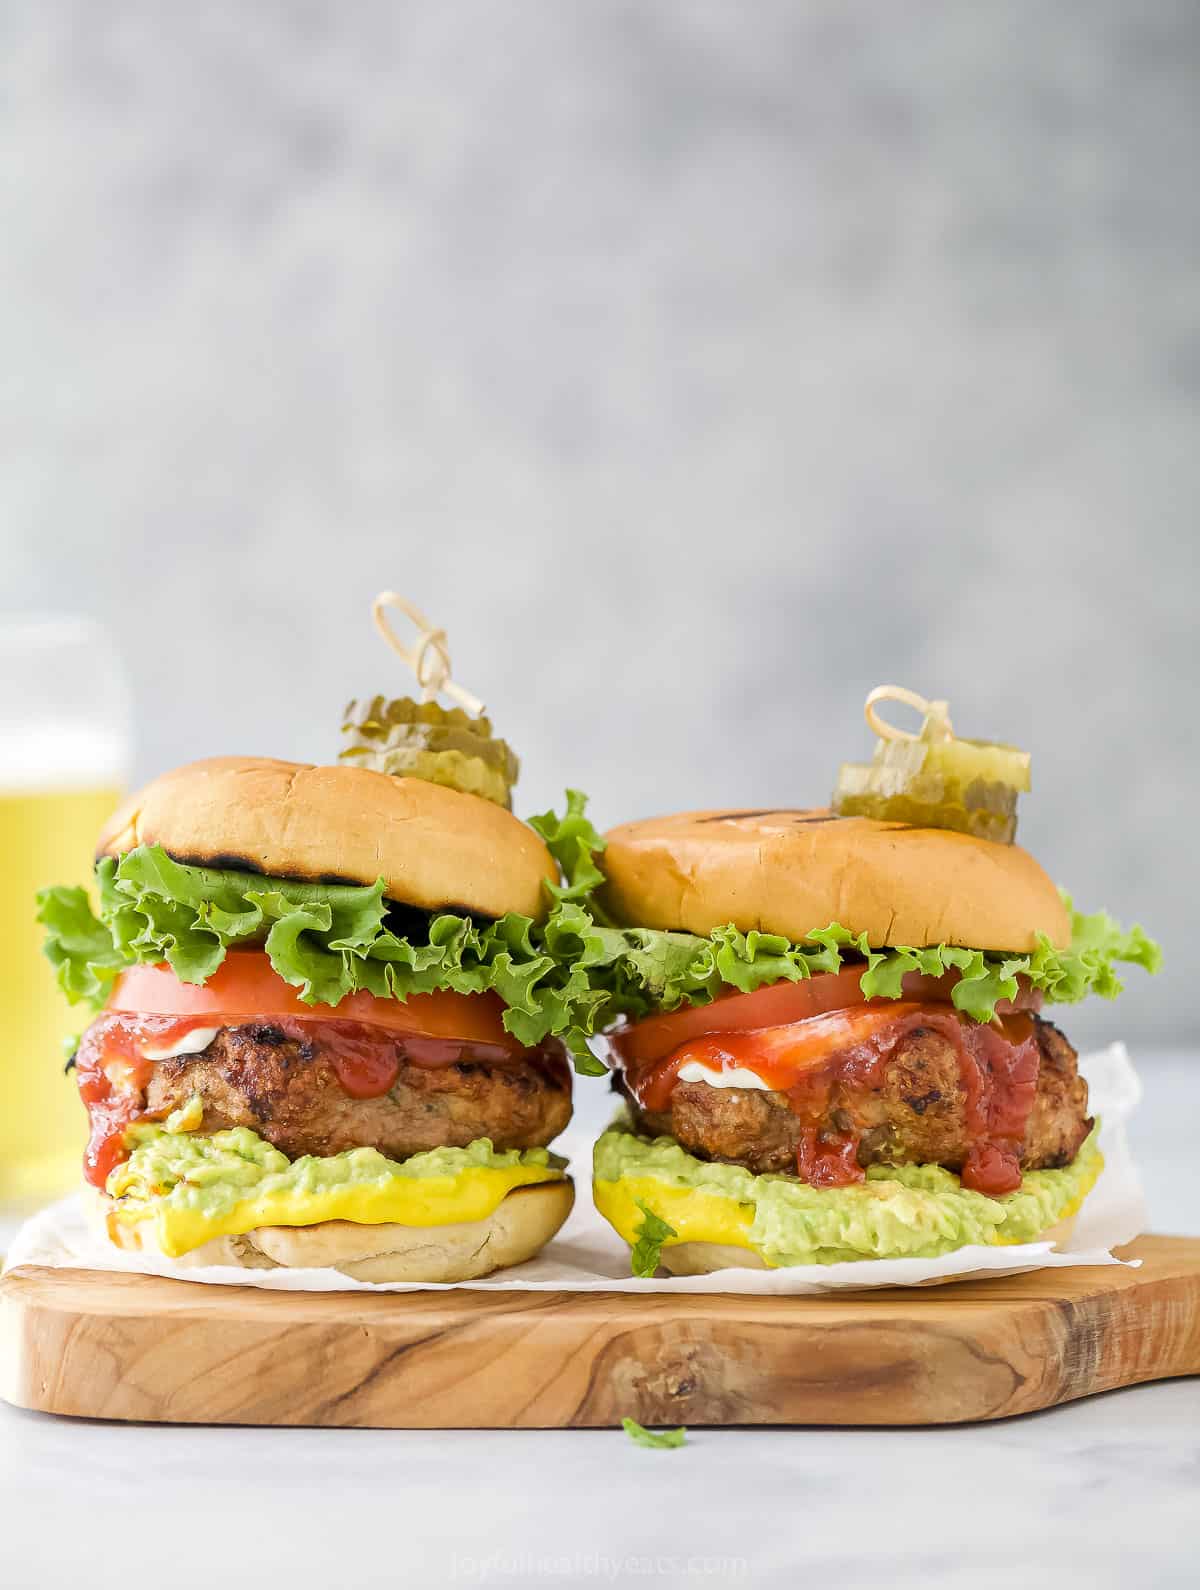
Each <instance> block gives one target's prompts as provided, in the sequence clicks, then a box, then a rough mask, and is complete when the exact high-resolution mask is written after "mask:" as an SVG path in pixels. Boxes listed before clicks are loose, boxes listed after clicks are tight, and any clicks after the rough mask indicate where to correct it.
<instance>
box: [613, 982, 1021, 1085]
mask: <svg viewBox="0 0 1200 1590" xmlns="http://www.w3.org/2000/svg"><path fill="white" fill-rule="evenodd" d="M862 974H863V967H862V966H861V965H859V966H846V967H843V968H842V970H841V971H840V972H822V973H820V974H818V975H817V976H816V977H809V978H806V979H805V981H804V982H802V983H771V984H770V985H769V986H768V987H766V988H758V989H755V991H754V993H752V994H734V993H730V994H722V995H720V996H719V997H718V998H716V999H714V1000H713V1002H712V1004H710V1005H685V1006H684V1007H683V1008H682V1009H681V1010H673V1011H671V1012H669V1013H668V1014H667V1015H663V1016H647V1017H645V1018H644V1019H643V1020H642V1021H637V1022H633V1023H631V1024H630V1025H629V1026H627V1027H619V1028H617V1029H615V1030H614V1031H613V1032H610V1033H609V1034H608V1041H609V1043H610V1044H611V1046H612V1048H613V1050H614V1052H615V1053H616V1054H617V1056H618V1057H619V1058H620V1059H621V1061H622V1062H623V1063H625V1064H632V1065H644V1064H645V1063H646V1062H647V1061H650V1060H656V1059H659V1058H661V1057H662V1056H663V1055H667V1054H670V1053H671V1052H672V1051H673V1050H675V1049H678V1047H679V1046H680V1044H683V1043H687V1042H688V1041H689V1040H690V1039H693V1038H703V1037H706V1036H707V1035H708V1034H709V1033H714V1032H752V1031H754V1030H755V1029H756V1028H759V1027H784V1026H790V1025H791V1024H792V1023H793V1022H797V1021H807V1020H808V1018H809V1017H810V1016H825V1015H829V1014H830V1013H831V1012H833V1011H837V1010H853V1009H854V1008H855V1007H856V1006H858V1005H867V1004H878V1005H879V1006H880V1007H881V1008H883V1007H887V1006H891V1005H894V1004H895V1001H894V1000H868V998H867V996H866V995H865V994H864V993H863V991H862V989H861V988H860V987H859V979H860V978H861V977H862ZM958 979H959V974H958V972H956V971H955V972H947V973H946V975H945V976H944V977H926V976H925V975H924V974H923V973H921V972H908V973H907V974H906V975H905V978H904V998H905V999H906V1000H911V1001H919V1002H920V1003H922V1004H935V1005H937V1004H941V1005H948V1004H950V996H951V993H952V991H953V988H954V985H955V983H957V982H958ZM1040 1005H1041V998H1040V996H1039V995H1036V994H1032V993H1029V992H1028V991H1026V990H1024V989H1023V990H1022V991H1021V992H1020V993H1019V994H1018V995H1017V998H1016V999H1015V1000H1012V1001H1011V1002H1010V1001H1008V1000H1001V1001H1000V1003H999V1004H998V1005H997V1006H996V1010H997V1012H998V1013H999V1014H1001V1015H1006V1014H1009V1013H1010V1012H1011V1011H1013V1010H1030V1009H1033V1010H1036V1009H1038V1008H1040Z"/></svg>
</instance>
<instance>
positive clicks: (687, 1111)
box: [630, 1017, 1092, 1174]
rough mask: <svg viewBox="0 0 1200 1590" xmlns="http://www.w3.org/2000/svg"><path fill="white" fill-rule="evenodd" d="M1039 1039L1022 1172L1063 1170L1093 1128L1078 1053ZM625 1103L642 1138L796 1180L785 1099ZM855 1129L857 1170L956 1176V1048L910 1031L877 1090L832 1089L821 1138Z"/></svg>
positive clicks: (713, 1091)
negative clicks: (660, 1105)
mask: <svg viewBox="0 0 1200 1590" xmlns="http://www.w3.org/2000/svg"><path fill="white" fill-rule="evenodd" d="M1035 1034H1036V1037H1037V1044H1038V1048H1039V1050H1040V1051H1041V1065H1040V1067H1039V1071H1038V1085H1037V1096H1036V1098H1035V1100H1034V1104H1033V1108H1032V1109H1031V1111H1030V1114H1029V1123H1028V1126H1027V1128H1026V1133H1025V1143H1024V1146H1023V1150H1022V1153H1021V1167H1022V1169H1024V1170H1042V1169H1049V1168H1055V1167H1058V1166H1062V1165H1069V1164H1070V1162H1071V1161H1072V1160H1073V1159H1074V1158H1075V1155H1076V1154H1077V1153H1078V1151H1079V1148H1080V1146H1081V1144H1082V1143H1083V1140H1084V1139H1085V1138H1086V1137H1087V1134H1088V1133H1089V1132H1090V1131H1091V1128H1092V1122H1091V1121H1090V1120H1089V1119H1088V1113H1087V1107H1088V1093H1087V1083H1086V1082H1085V1081H1084V1080H1083V1078H1082V1077H1081V1076H1080V1075H1079V1072H1078V1069H1077V1065H1076V1055H1075V1050H1074V1049H1073V1048H1072V1047H1071V1045H1070V1043H1068V1041H1067V1039H1066V1038H1065V1037H1064V1036H1063V1034H1062V1033H1061V1032H1060V1031H1059V1030H1058V1028H1057V1027H1055V1026H1054V1025H1053V1024H1052V1023H1050V1022H1048V1021H1043V1020H1041V1018H1040V1017H1039V1018H1036V1019H1035ZM630 1104H631V1106H632V1108H633V1111H634V1116H635V1120H636V1121H637V1124H638V1127H639V1130H641V1131H644V1132H647V1133H649V1134H651V1135H653V1136H660V1135H663V1134H666V1135H669V1136H671V1137H674V1138H675V1139H676V1140H677V1141H678V1143H679V1144H680V1145H681V1146H682V1147H683V1148H685V1149H686V1150H687V1151H688V1153H689V1154H695V1155H696V1156H697V1157H698V1158H700V1159H715V1160H723V1161H726V1162H727V1163H730V1164H736V1165H744V1166H745V1167H746V1168H747V1170H751V1171H754V1172H755V1173H762V1172H764V1171H789V1172H791V1173H793V1174H794V1173H795V1170H796V1151H797V1148H798V1147H799V1144H800V1134H801V1131H802V1129H803V1126H804V1122H803V1120H802V1119H801V1118H800V1117H799V1116H797V1115H795V1114H793V1112H792V1110H791V1109H790V1107H789V1104H788V1097H787V1094H786V1093H777V1092H773V1091H772V1092H767V1091H763V1090H760V1089H757V1088H714V1087H711V1086H710V1085H709V1084H708V1083H707V1082H679V1083H677V1084H676V1085H675V1090H674V1092H673V1093H672V1094H671V1102H670V1108H669V1109H668V1110H662V1111H649V1110H640V1109H638V1107H637V1105H636V1103H635V1102H634V1101H633V1100H632V1099H631V1100H630ZM851 1124H854V1125H856V1126H857V1127H858V1128H859V1130H860V1131H861V1141H860V1143H859V1150H858V1160H859V1164H860V1165H864V1166H866V1165H876V1164H883V1165H944V1166H946V1168H947V1169H948V1170H961V1169H962V1165H963V1161H964V1160H965V1159H966V1157H967V1153H968V1150H969V1149H970V1147H971V1142H972V1137H971V1134H970V1132H969V1131H968V1129H967V1120H966V1098H965V1095H964V1092H963V1088H962V1083H961V1081H960V1079H959V1066H958V1056H957V1054H956V1053H955V1050H954V1046H953V1045H952V1044H951V1043H950V1041H949V1040H948V1039H946V1038H944V1037H943V1036H942V1035H941V1033H938V1032H935V1031H934V1030H933V1029H932V1028H929V1027H924V1028H921V1027H918V1028H914V1029H913V1030H912V1031H911V1032H909V1033H907V1034H906V1035H905V1036H904V1037H903V1038H902V1039H901V1040H900V1042H899V1043H898V1044H897V1045H896V1048H895V1050H894V1052H893V1054H892V1056H891V1058H890V1059H889V1060H888V1062H887V1064H886V1066H885V1067H884V1071H883V1079H882V1084H881V1086H880V1087H879V1088H878V1089H872V1090H869V1091H867V1090H858V1091H854V1090H851V1089H849V1088H847V1087H845V1085H840V1086H839V1087H838V1088H836V1089H835V1090H834V1093H833V1096H832V1098H831V1100H830V1107H829V1110H828V1111H827V1113H826V1114H825V1116H824V1117H823V1118H822V1119H821V1121H820V1123H819V1131H820V1132H827V1133H828V1134H830V1135H831V1136H832V1135H835V1134H839V1133H841V1132H844V1131H845V1130H846V1129H847V1127H848V1126H850V1125H851Z"/></svg>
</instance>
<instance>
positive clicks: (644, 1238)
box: [629, 1198, 679, 1281]
mask: <svg viewBox="0 0 1200 1590" xmlns="http://www.w3.org/2000/svg"><path fill="white" fill-rule="evenodd" d="M637 1206H638V1208H639V1209H640V1210H641V1211H642V1223H641V1225H640V1226H638V1228H637V1242H636V1243H635V1244H634V1247H633V1252H632V1253H631V1254H630V1256H629V1259H630V1267H631V1268H632V1270H633V1273H634V1275H636V1276H639V1277H640V1278H641V1279H642V1280H643V1281H646V1280H649V1278H650V1277H651V1276H652V1275H653V1274H654V1272H655V1270H657V1269H658V1261H659V1256H660V1255H661V1253H662V1246H663V1243H664V1242H665V1241H666V1240H667V1238H668V1237H677V1236H678V1235H679V1233H678V1232H677V1231H676V1230H675V1227H674V1226H669V1225H668V1224H667V1222H666V1221H665V1220H664V1219H662V1217H661V1216H660V1215H656V1214H655V1213H654V1210H653V1209H651V1207H650V1205H649V1204H647V1203H643V1201H642V1200H641V1199H640V1198H639V1199H638V1200H637Z"/></svg>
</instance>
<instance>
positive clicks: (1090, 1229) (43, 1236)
mask: <svg viewBox="0 0 1200 1590" xmlns="http://www.w3.org/2000/svg"><path fill="white" fill-rule="evenodd" d="M1080 1069H1081V1070H1082V1072H1083V1074H1084V1075H1085V1076H1086V1078H1087V1080H1088V1086H1089V1089H1090V1096H1091V1102H1090V1108H1091V1111H1092V1113H1093V1114H1094V1115H1098V1116H1099V1117H1100V1119H1101V1134H1100V1146H1101V1149H1102V1151H1103V1153H1104V1158H1105V1168H1104V1171H1103V1172H1102V1173H1101V1176H1100V1179H1099V1181H1098V1182H1097V1183H1096V1186H1095V1187H1094V1188H1093V1190H1092V1192H1091V1194H1090V1196H1089V1197H1088V1199H1087V1201H1086V1203H1085V1204H1084V1206H1083V1209H1082V1210H1081V1211H1080V1214H1079V1217H1078V1219H1077V1221H1076V1224H1075V1229H1074V1231H1073V1233H1072V1235H1071V1239H1070V1241H1069V1243H1068V1245H1067V1246H1066V1248H1065V1249H1064V1250H1059V1249H1056V1248H1055V1247H1054V1245H1053V1244H1051V1243H1048V1242H1034V1243H1026V1244H1022V1245H1020V1246H1014V1247H999V1248H989V1247H968V1248H959V1249H958V1250H957V1251H956V1252H954V1253H949V1254H946V1255H944V1256H943V1257H942V1258H940V1259H861V1260H857V1261H855V1262H853V1263H847V1264H810V1265H797V1266H794V1267H793V1268H790V1269H779V1270H736V1269H733V1270H721V1271H719V1272H718V1273H717V1274H714V1275H702V1276H663V1277H661V1278H655V1279H652V1280H648V1281H640V1280H635V1279H633V1278H632V1277H631V1276H630V1274H629V1250H628V1248H627V1247H626V1246H625V1244H624V1243H623V1242H622V1241H621V1240H620V1239H619V1238H618V1237H617V1235H616V1233H615V1232H614V1231H613V1230H612V1228H611V1227H610V1226H609V1225H608V1224H607V1222H606V1221H604V1220H602V1219H601V1218H600V1216H599V1215H598V1214H597V1213H596V1211H595V1209H594V1208H593V1207H592V1201H591V1196H590V1178H591V1142H592V1134H591V1133H590V1132H589V1131H588V1130H587V1128H586V1127H583V1126H576V1127H572V1128H571V1129H569V1130H568V1131H567V1132H566V1133H564V1135H563V1137H562V1138H560V1139H559V1141H558V1143H556V1144H555V1147H556V1149H557V1150H558V1151H559V1152H561V1153H564V1154H567V1155H569V1157H570V1159H571V1169H572V1171H573V1173H574V1176H575V1184H576V1195H577V1196H576V1206H575V1210H574V1213H573V1214H572V1215H571V1217H570V1219H569V1220H568V1221H567V1224H566V1225H565V1226H564V1227H563V1229H562V1231H561V1232H560V1233H559V1235H558V1236H557V1237H556V1238H555V1239H554V1241H553V1242H551V1243H550V1244H549V1245H548V1246H547V1247H546V1248H545V1249H544V1250H543V1252H542V1253H541V1254H540V1255H539V1256H538V1258H536V1259H531V1260H530V1261H529V1263H528V1264H522V1265H518V1266H517V1267H516V1268H515V1269H511V1270H502V1271H500V1272H499V1274H497V1275H492V1276H486V1277H484V1278H483V1279H482V1280H478V1281H461V1282H457V1283H454V1284H455V1285H459V1286H465V1287H467V1288H469V1289H470V1290H472V1291H485V1292H490V1291H509V1290H514V1289H515V1290H517V1291H537V1292H748V1293H754V1294H759V1295H772V1294H774V1295H779V1294H786V1295H791V1296H803V1295H806V1294H811V1293H816V1292H826V1291H833V1290H836V1289H839V1288H847V1287H848V1288H865V1287H872V1288H873V1287H881V1286H930V1285H936V1284H938V1283H939V1282H943V1281H951V1280H962V1279H964V1278H965V1277H968V1276H976V1275H984V1274H987V1275H1016V1274H1019V1273H1021V1272H1022V1271H1027V1270H1038V1269H1043V1268H1050V1267H1053V1266H1066V1265H1095V1264H1118V1263H1120V1262H1121V1261H1120V1260H1118V1259H1115V1258H1114V1257H1113V1256H1112V1254H1111V1252H1110V1251H1109V1250H1110V1249H1111V1248H1114V1247H1117V1246H1119V1245H1120V1244H1121V1243H1124V1242H1128V1241H1130V1240H1132V1238H1134V1237H1135V1236H1137V1234H1138V1233H1139V1232H1140V1231H1141V1230H1142V1229H1143V1227H1144V1224H1145V1199H1144V1196H1143V1193H1142V1186H1141V1182H1140V1180H1139V1178H1138V1174H1137V1170H1136V1168H1135V1167H1134V1164H1133V1161H1132V1158H1131V1157H1130V1153H1129V1145H1128V1142H1127V1140H1126V1134H1125V1123H1126V1121H1127V1120H1128V1119H1129V1117H1130V1115H1131V1114H1132V1113H1133V1111H1134V1109H1135V1108H1136V1107H1137V1104H1138V1101H1139V1100H1140V1098H1141V1091H1142V1090H1141V1083H1140V1082H1139V1080H1138V1077H1137V1073H1136V1072H1135V1071H1134V1068H1133V1065H1132V1064H1131V1062H1130V1059H1129V1056H1128V1054H1127V1053H1126V1051H1125V1046H1124V1044H1120V1043H1116V1044H1113V1045H1112V1046H1111V1047H1110V1048H1108V1049H1104V1050H1101V1051H1100V1052H1099V1053H1097V1054H1092V1055H1086V1056H1084V1057H1083V1059H1082V1060H1081V1061H1080ZM587 1085H588V1084H587V1083H586V1082H583V1083H581V1084H580V1086H581V1087H586V1086H587ZM20 1264H37V1265H45V1266H51V1267H56V1268H67V1269H87V1270H124V1271H131V1272H134V1273H138V1274H143V1275H164V1276H170V1277H172V1278H174V1279H178V1280H183V1281H194V1282H197V1283H199V1284H202V1285H210V1286H211V1285H218V1286H258V1287H264V1288H266V1289H268V1290H270V1291H281V1292H283V1291H287V1292H325V1291H346V1292H351V1291H353V1292H413V1291H439V1292H440V1291H449V1290H451V1289H452V1288H451V1287H450V1286H447V1285H445V1284H438V1285H431V1284H425V1283H416V1282H389V1283H385V1284H377V1283H373V1282H367V1281H354V1280H351V1279H350V1278H349V1277H348V1276H344V1275H340V1274H339V1273H338V1272H337V1271H336V1270H282V1269H281V1270H242V1269H236V1268H233V1267H231V1266H224V1265H221V1266H218V1265H213V1266H209V1267H207V1268H200V1267H197V1268H194V1269H189V1268H187V1267H186V1266H183V1265H180V1264H177V1263H175V1262H173V1261H171V1260H169V1259H161V1258H159V1259H154V1258H150V1257H147V1256H145V1255H142V1254H129V1253H124V1252H122V1251H121V1250H120V1249H118V1248H114V1247H111V1246H110V1245H108V1244H107V1243H105V1242H103V1241H102V1240H101V1239H100V1238H97V1237H95V1236H93V1235H92V1233H91V1232H90V1231H89V1229H88V1227H87V1225H86V1223H85V1220H84V1217H83V1213H82V1210H81V1207H80V1204H79V1200H78V1198H75V1197H72V1198H66V1199H63V1200H62V1201H61V1202H59V1203H56V1204H52V1205H51V1206H50V1207H49V1208H47V1209H43V1210H42V1211H41V1212H40V1213H39V1214H37V1215H34V1216H33V1218H32V1219H31V1220H29V1221H27V1222H26V1224H25V1225H24V1226H23V1227H22V1228H21V1230H20V1231H19V1232H18V1233H17V1236H16V1238H15V1239H14V1241H13V1244H12V1247H11V1249H10V1251H9V1254H8V1259H7V1263H6V1266H5V1268H6V1269H13V1268H15V1267H16V1266H17V1265H20Z"/></svg>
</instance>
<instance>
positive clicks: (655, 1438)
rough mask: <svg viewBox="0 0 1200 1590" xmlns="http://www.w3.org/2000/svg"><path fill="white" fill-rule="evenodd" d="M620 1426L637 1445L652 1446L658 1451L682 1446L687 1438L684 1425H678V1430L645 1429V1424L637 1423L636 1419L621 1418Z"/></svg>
mask: <svg viewBox="0 0 1200 1590" xmlns="http://www.w3.org/2000/svg"><path fill="white" fill-rule="evenodd" d="M621 1428H622V1429H623V1430H624V1431H625V1434H626V1435H627V1436H628V1437H629V1439H630V1440H631V1441H635V1442H636V1443H637V1445H638V1446H648V1447H654V1448H656V1449H657V1450H660V1451H668V1450H669V1449H670V1448H671V1447H676V1446H682V1445H683V1443H684V1442H685V1441H686V1440H687V1428H686V1426H684V1425H680V1427H679V1429H678V1430H647V1429H646V1426H645V1425H644V1424H639V1423H638V1422H637V1420H636V1419H622V1420H621Z"/></svg>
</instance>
